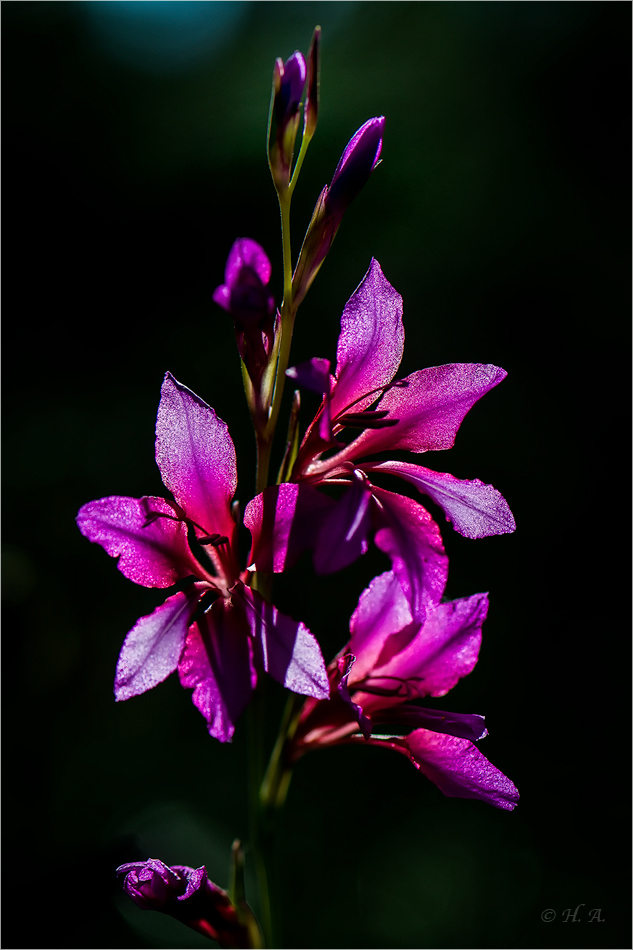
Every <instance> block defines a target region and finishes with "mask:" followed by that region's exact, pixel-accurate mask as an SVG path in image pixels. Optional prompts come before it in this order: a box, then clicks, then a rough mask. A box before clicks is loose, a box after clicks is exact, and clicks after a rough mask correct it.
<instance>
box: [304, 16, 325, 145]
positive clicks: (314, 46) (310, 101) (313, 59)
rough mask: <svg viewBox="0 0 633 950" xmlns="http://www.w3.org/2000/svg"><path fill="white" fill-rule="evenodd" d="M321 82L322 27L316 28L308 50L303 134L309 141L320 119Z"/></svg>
mask: <svg viewBox="0 0 633 950" xmlns="http://www.w3.org/2000/svg"><path fill="white" fill-rule="evenodd" d="M320 82H321V27H320V26H315V28H314V33H313V34H312V42H311V43H310V49H309V50H308V81H307V84H306V103H305V106H304V110H303V121H304V125H303V134H304V135H305V136H307V137H308V138H309V139H311V138H312V136H313V135H314V132H315V129H316V125H317V119H318V117H319V86H320Z"/></svg>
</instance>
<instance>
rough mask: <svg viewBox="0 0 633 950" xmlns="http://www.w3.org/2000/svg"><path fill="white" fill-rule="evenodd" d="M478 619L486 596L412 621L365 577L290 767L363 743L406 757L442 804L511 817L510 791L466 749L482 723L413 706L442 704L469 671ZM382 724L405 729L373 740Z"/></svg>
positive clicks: (397, 598)
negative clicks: (470, 801) (325, 691)
mask: <svg viewBox="0 0 633 950" xmlns="http://www.w3.org/2000/svg"><path fill="white" fill-rule="evenodd" d="M487 611H488V597H487V595H486V594H475V595H474V596H473V597H465V598H462V599H460V600H454V601H450V602H447V603H443V604H440V605H439V606H438V607H436V609H435V610H434V611H433V613H431V614H430V616H429V617H427V619H426V621H425V623H423V624H421V623H416V622H414V621H413V618H412V615H411V611H410V609H409V604H408V603H407V600H406V598H405V597H404V594H403V592H402V588H401V587H400V584H399V583H398V581H397V579H396V577H395V575H394V574H393V572H391V571H389V572H387V573H386V574H382V575H380V576H379V577H376V578H374V580H373V581H372V582H371V584H370V585H369V587H368V588H367V589H366V590H365V591H363V593H362V594H361V596H360V600H359V602H358V607H357V608H356V610H355V612H354V614H353V615H352V619H351V622H350V632H351V638H350V641H349V643H348V644H347V646H346V647H345V648H344V649H343V650H342V651H341V653H340V654H339V656H338V657H337V658H336V659H335V660H334V661H333V662H332V663H331V664H330V666H329V667H328V673H329V677H330V696H331V699H330V701H329V702H322V701H319V700H314V699H308V700H306V702H305V704H304V706H303V710H302V712H301V715H300V719H299V723H298V727H297V730H296V732H295V734H294V736H293V738H292V741H291V744H290V748H289V759H290V761H291V762H292V761H295V760H296V759H298V758H299V757H300V756H301V755H303V754H304V753H305V752H308V751H309V750H310V749H317V748H323V747H325V746H328V745H332V744H334V743H341V742H361V743H362V742H364V741H367V742H368V743H369V744H371V745H378V746H386V747H387V748H390V749H394V750H395V751H397V752H401V753H403V754H404V755H406V756H408V757H409V759H410V760H411V762H412V763H413V765H414V766H415V767H416V768H417V769H419V770H420V771H421V772H423V773H424V775H426V776H427V778H430V779H431V781H432V782H434V783H435V784H436V785H437V786H438V787H439V788H440V789H441V791H442V792H444V794H445V795H448V796H449V797H456V798H478V799H481V800H482V801H485V802H488V803H490V804H491V805H495V806H496V807H497V808H505V809H507V810H511V809H513V808H514V807H515V806H516V804H517V802H518V799H519V794H518V792H517V790H516V788H515V787H514V785H513V784H512V782H511V781H510V779H508V778H506V776H505V775H503V774H502V773H501V772H500V771H499V770H498V769H496V768H495V767H494V766H493V765H492V764H491V763H490V762H489V761H488V759H486V758H485V757H484V756H483V755H482V754H481V753H480V752H479V750H478V749H477V747H476V746H475V745H474V744H473V743H474V742H476V741H477V740H478V739H483V738H484V736H486V735H487V730H486V728H485V724H484V717H483V716H479V715H475V714H464V713H450V712H445V711H444V710H437V709H428V708H426V707H425V706H421V705H418V704H417V700H419V699H421V698H423V697H425V696H444V695H445V694H446V693H447V692H448V691H449V690H450V689H452V687H453V686H454V685H455V684H456V683H457V682H458V680H459V679H461V678H462V677H463V676H466V675H467V674H468V673H470V672H471V670H472V669H473V667H474V666H475V664H476V662H477V657H478V655H479V647H480V644H481V626H482V624H483V621H484V620H485V618H486V614H487ZM384 724H386V725H387V728H388V729H389V730H393V729H397V728H400V729H402V728H404V729H411V728H412V731H411V732H409V734H408V735H378V734H376V731H375V730H376V727H377V726H379V725H384ZM359 729H360V732H359Z"/></svg>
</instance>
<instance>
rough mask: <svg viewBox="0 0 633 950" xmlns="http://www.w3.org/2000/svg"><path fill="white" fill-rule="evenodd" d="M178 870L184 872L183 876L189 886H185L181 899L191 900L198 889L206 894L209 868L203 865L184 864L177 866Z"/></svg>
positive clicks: (179, 898)
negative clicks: (189, 866)
mask: <svg viewBox="0 0 633 950" xmlns="http://www.w3.org/2000/svg"><path fill="white" fill-rule="evenodd" d="M176 870H177V871H180V872H182V876H183V877H184V879H185V880H186V882H187V887H186V888H185V893H184V894H181V895H180V897H178V900H179V901H186V900H189V898H190V897H193V895H194V894H196V893H197V892H198V891H202V893H203V894H204V893H205V892H206V890H207V869H206V867H205V866H204V864H203V865H202V867H200V868H188V867H183V866H176Z"/></svg>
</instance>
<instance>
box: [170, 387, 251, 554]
mask: <svg viewBox="0 0 633 950" xmlns="http://www.w3.org/2000/svg"><path fill="white" fill-rule="evenodd" d="M156 462H157V464H158V467H159V468H160V472H161V475H162V478H163V482H164V484H165V485H166V487H167V488H168V489H169V490H170V491H171V492H172V494H173V496H174V498H175V499H176V501H177V502H178V504H179V505H180V506H181V508H183V509H184V510H185V512H186V514H187V517H188V518H191V519H192V520H193V521H195V522H197V523H198V524H199V525H200V526H201V527H202V528H203V530H204V533H205V534H206V535H211V534H220V535H226V536H227V537H229V538H230V539H231V540H233V536H234V533H235V531H236V527H235V522H234V521H233V518H232V517H231V500H232V498H233V495H234V494H235V489H236V486H237V470H236V465H235V448H234V446H233V442H232V440H231V436H230V435H229V430H228V428H227V426H226V424H225V423H224V422H222V420H221V419H218V417H217V416H216V414H215V412H214V411H213V409H211V407H210V406H208V405H207V404H206V402H203V400H202V399H200V398H198V396H196V395H195V394H194V393H192V392H191V390H189V389H187V387H186V386H183V385H182V384H181V383H179V382H177V380H175V379H174V377H173V376H172V375H171V373H167V374H166V376H165V380H164V382H163V387H162V390H161V401H160V406H159V407H158V417H157V419H156Z"/></svg>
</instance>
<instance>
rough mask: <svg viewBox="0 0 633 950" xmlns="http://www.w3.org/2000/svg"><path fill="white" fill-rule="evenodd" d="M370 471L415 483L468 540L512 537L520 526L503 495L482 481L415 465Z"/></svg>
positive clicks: (374, 467) (377, 466)
mask: <svg viewBox="0 0 633 950" xmlns="http://www.w3.org/2000/svg"><path fill="white" fill-rule="evenodd" d="M362 467H363V470H364V471H368V472H389V473H391V474H392V475H399V476H400V478H404V479H405V480H406V481H407V482H411V483H412V484H413V485H415V486H416V488H418V489H419V491H421V492H422V493H423V494H425V495H428V496H429V498H432V499H433V501H434V502H435V503H436V504H437V505H440V507H441V508H443V509H444V512H445V514H446V520H447V521H452V523H453V526H454V528H455V530H456V531H459V533H460V534H463V535H464V537H466V538H486V537H488V536H489V535H493V534H509V533H510V532H512V531H514V530H515V528H516V524H515V521H514V518H513V516H512V512H511V511H510V508H509V506H508V503H507V501H506V500H505V498H504V497H503V495H502V494H501V493H500V492H498V491H497V489H496V488H493V487H492V485H485V484H484V483H483V482H481V481H479V479H478V478H475V479H473V481H462V480H461V479H459V478H455V477H454V476H453V475H448V474H445V473H442V472H432V471H431V469H429V468H423V466H422V465H414V464H412V463H411V462H380V463H378V462H374V463H370V464H368V465H363V466H362Z"/></svg>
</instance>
